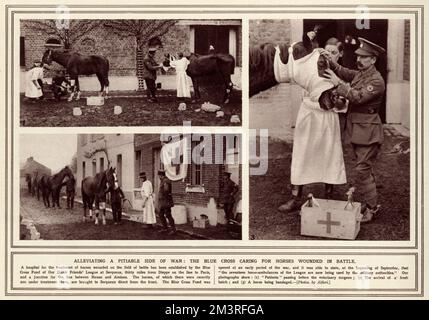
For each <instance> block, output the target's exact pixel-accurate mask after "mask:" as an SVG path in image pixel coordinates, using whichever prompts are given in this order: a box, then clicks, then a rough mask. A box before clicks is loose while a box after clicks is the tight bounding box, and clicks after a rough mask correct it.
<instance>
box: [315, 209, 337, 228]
mask: <svg viewBox="0 0 429 320" xmlns="http://www.w3.org/2000/svg"><path fill="white" fill-rule="evenodd" d="M331 215H332V214H331V213H330V212H326V220H317V223H318V224H325V225H326V233H331V226H339V225H341V223H340V221H332V217H331Z"/></svg>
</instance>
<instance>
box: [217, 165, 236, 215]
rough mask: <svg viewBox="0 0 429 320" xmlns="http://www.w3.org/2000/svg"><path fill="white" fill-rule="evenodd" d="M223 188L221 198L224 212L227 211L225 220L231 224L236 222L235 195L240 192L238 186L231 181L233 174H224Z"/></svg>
mask: <svg viewBox="0 0 429 320" xmlns="http://www.w3.org/2000/svg"><path fill="white" fill-rule="evenodd" d="M223 177H224V179H223V188H222V194H221V198H220V203H221V204H222V205H223V210H224V211H225V218H226V220H227V221H228V223H231V221H232V220H234V213H233V210H234V204H235V195H236V194H237V192H238V186H237V184H236V183H235V182H234V181H232V180H231V173H230V172H226V171H225V172H224V173H223Z"/></svg>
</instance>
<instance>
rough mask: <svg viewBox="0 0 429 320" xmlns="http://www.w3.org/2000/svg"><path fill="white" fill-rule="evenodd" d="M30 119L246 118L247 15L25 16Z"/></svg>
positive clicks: (112, 122) (159, 121) (23, 104)
mask: <svg viewBox="0 0 429 320" xmlns="http://www.w3.org/2000/svg"><path fill="white" fill-rule="evenodd" d="M19 40H20V43H19V50H20V51H19V70H20V75H19V77H20V89H19V90H20V125H21V126H22V127H81V126H85V127H95V126H181V125H182V124H183V123H184V122H187V123H190V124H191V125H193V126H240V125H241V122H242V97H241V82H242V80H241V65H242V53H241V47H242V28H241V20H240V19H231V20H227V19H225V20H221V19H218V20H210V19H201V20H196V19H194V20H184V19H164V20H157V19H135V20H130V19H123V20H103V19H92V20H89V19H63V20H60V19H57V20H48V19H22V20H20V38H19Z"/></svg>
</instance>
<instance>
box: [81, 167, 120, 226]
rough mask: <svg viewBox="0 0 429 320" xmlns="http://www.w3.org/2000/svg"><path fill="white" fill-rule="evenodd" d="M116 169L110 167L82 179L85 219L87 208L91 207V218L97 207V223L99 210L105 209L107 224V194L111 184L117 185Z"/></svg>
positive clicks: (104, 215) (104, 219)
mask: <svg viewBox="0 0 429 320" xmlns="http://www.w3.org/2000/svg"><path fill="white" fill-rule="evenodd" d="M114 174H115V169H114V168H112V167H109V168H108V169H107V170H105V171H103V172H99V173H97V174H96V175H95V176H94V177H86V178H84V179H83V180H82V183H81V191H82V202H83V221H84V222H85V221H86V209H89V218H90V219H92V210H93V209H95V224H96V225H98V214H99V210H100V209H101V210H103V217H102V219H103V220H102V221H103V225H105V224H106V194H107V193H108V192H109V190H110V188H111V186H114V185H115V180H116V178H115V175H114Z"/></svg>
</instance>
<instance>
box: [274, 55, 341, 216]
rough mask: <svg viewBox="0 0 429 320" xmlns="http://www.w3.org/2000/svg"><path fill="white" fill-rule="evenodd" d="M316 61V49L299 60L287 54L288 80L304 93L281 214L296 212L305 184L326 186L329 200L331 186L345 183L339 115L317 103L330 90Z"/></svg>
mask: <svg viewBox="0 0 429 320" xmlns="http://www.w3.org/2000/svg"><path fill="white" fill-rule="evenodd" d="M319 57H320V52H319V50H318V49H315V50H314V51H313V53H311V54H309V55H307V56H305V57H303V58H301V59H298V60H294V59H293V55H292V54H289V61H288V64H289V63H292V66H290V67H289V70H292V74H291V76H292V78H293V80H294V81H295V82H296V83H297V84H299V85H300V86H301V87H303V88H304V89H305V90H306V91H305V93H304V96H303V99H302V103H301V106H300V108H299V111H298V116H297V119H296V125H295V130H294V140H293V151H292V164H291V184H292V197H291V199H290V200H289V201H288V202H287V203H286V204H283V205H281V206H280V207H279V208H278V210H279V211H281V212H291V211H295V210H298V209H299V207H300V205H301V196H302V191H303V186H304V185H306V184H311V183H325V197H326V198H331V196H332V187H333V185H335V184H344V183H346V173H345V166H344V159H343V150H342V145H341V133H340V126H339V121H338V114H337V113H336V112H334V111H333V110H324V109H322V108H321V107H320V104H319V101H318V99H319V97H320V95H321V94H322V92H324V91H325V90H328V89H330V88H332V87H333V85H332V84H331V83H329V81H328V80H327V79H325V78H323V77H320V75H319V74H318V61H319Z"/></svg>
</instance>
